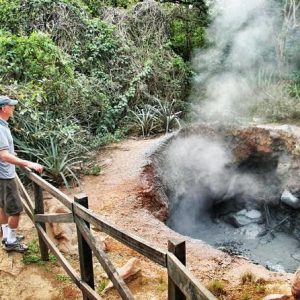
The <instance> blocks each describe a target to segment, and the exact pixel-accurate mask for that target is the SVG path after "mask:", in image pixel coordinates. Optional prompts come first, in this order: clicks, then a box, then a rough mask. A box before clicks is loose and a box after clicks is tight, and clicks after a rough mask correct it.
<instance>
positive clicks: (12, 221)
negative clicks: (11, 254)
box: [7, 214, 20, 244]
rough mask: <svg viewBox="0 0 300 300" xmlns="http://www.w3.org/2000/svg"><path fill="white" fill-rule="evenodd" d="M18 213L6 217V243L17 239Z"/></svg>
mask: <svg viewBox="0 0 300 300" xmlns="http://www.w3.org/2000/svg"><path fill="white" fill-rule="evenodd" d="M19 220H20V215H19V214H17V215H14V216H9V217H8V236H7V243H9V244H12V243H14V242H16V241H17V228H18V225H19Z"/></svg>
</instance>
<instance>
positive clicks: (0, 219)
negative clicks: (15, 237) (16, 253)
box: [0, 208, 8, 240]
mask: <svg viewBox="0 0 300 300" xmlns="http://www.w3.org/2000/svg"><path fill="white" fill-rule="evenodd" d="M0 224H1V229H2V239H3V240H7V236H8V216H7V215H6V214H5V212H4V210H3V209H2V208H0Z"/></svg>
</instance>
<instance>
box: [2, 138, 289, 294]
mask: <svg viewBox="0 0 300 300" xmlns="http://www.w3.org/2000/svg"><path fill="white" fill-rule="evenodd" d="M163 138H164V137H160V138H155V139H147V140H134V139H129V140H126V141H123V142H121V143H119V144H114V145H110V146H108V147H105V148H104V149H103V150H102V151H101V152H100V153H99V156H98V163H99V164H100V165H102V166H103V170H102V172H101V173H100V175H99V176H85V177H84V178H83V180H82V187H81V190H80V189H78V188H77V189H74V190H73V191H72V195H74V194H76V193H78V192H80V191H84V192H85V193H86V194H87V195H88V197H89V207H90V209H92V210H94V211H96V212H98V213H100V214H101V215H103V216H105V217H106V218H107V219H108V220H109V221H110V222H112V223H114V224H116V225H117V226H118V227H120V228H121V229H123V230H127V231H128V232H130V233H132V234H135V235H137V236H139V237H141V238H143V239H145V240H147V241H149V242H151V243H153V244H154V245H156V246H157V247H160V248H162V249H164V250H166V249H167V242H168V240H169V239H184V240H186V241H187V266H188V268H189V269H190V270H191V271H192V272H193V273H194V275H195V276H196V277H197V278H198V279H199V280H201V281H202V282H203V283H204V284H208V283H209V282H211V281H212V280H215V279H222V280H223V281H224V282H225V283H226V291H227V296H223V298H222V299H236V300H238V299H241V298H240V293H241V289H243V287H242V288H241V287H240V282H241V277H242V276H243V274H244V273H246V272H251V273H253V274H254V275H255V276H256V277H257V278H260V279H262V280H264V281H265V282H269V286H268V289H269V290H270V293H290V279H291V274H286V273H274V272H270V271H268V270H266V269H265V268H264V267H261V266H258V265H254V264H252V263H251V262H249V261H248V260H247V259H245V258H242V257H232V256H229V255H227V254H225V253H223V252H221V251H218V250H215V249H213V248H212V247H210V246H208V245H205V244H204V243H202V242H201V241H199V240H194V239H191V238H189V237H186V236H182V235H180V234H178V233H176V232H174V231H173V230H171V229H169V228H168V227H167V226H166V225H165V224H164V223H163V222H161V221H159V220H158V219H157V218H155V217H154V216H153V215H152V214H151V213H150V212H149V211H148V210H147V209H146V208H145V207H143V205H142V199H141V198H140V195H141V191H143V190H146V189H149V188H151V187H149V186H147V184H148V183H147V182H145V181H144V180H142V179H141V172H142V171H143V167H144V166H145V165H146V164H147V162H148V155H149V153H151V151H152V149H154V148H155V147H156V146H157V145H158V143H160V142H161V140H162V139H163ZM23 220H24V221H23V222H22V225H21V228H22V231H23V233H25V234H26V235H27V236H28V238H27V240H30V239H34V238H36V235H35V234H34V230H33V225H32V224H31V222H30V221H28V218H24V219H23ZM100 234H102V233H100ZM102 235H103V236H104V237H105V235H104V234H102ZM106 244H107V253H108V255H109V257H110V258H111V260H112V261H113V263H114V265H115V266H116V267H120V266H122V265H123V264H124V263H126V262H127V261H128V260H129V259H130V258H132V257H137V258H138V259H139V262H140V267H141V272H140V273H139V274H138V275H136V276H135V277H134V278H133V280H131V282H130V283H129V288H130V289H131V291H132V292H133V294H134V295H135V297H136V299H140V300H148V299H149V300H160V299H166V298H167V293H166V290H167V275H166V271H165V269H163V268H161V267H159V266H158V265H156V264H154V263H152V262H150V261H149V260H148V259H146V258H144V257H143V256H141V255H139V254H138V253H136V252H135V251H133V250H131V249H129V248H127V247H125V246H123V245H121V244H120V243H118V242H116V241H115V240H113V239H112V238H110V237H106ZM3 265H6V267H5V268H4V267H3ZM7 266H8V267H7ZM17 268H18V270H19V271H18V272H17V274H10V271H9V270H16V269H17ZM49 269H51V270H50V271H49ZM60 273H61V274H65V273H64V271H63V270H62V269H61V268H60V269H59V267H58V266H56V265H55V267H54V266H53V265H50V266H49V265H45V266H42V267H41V266H27V265H24V264H23V263H22V262H21V255H19V254H9V255H7V254H6V253H5V252H4V250H2V249H0V299H12V298H14V297H16V296H17V297H18V298H19V299H76V298H80V292H79V291H78V289H77V288H76V287H75V285H74V284H72V283H70V282H67V280H65V277H61V278H64V280H63V281H62V280H58V276H57V274H60ZM95 278H96V285H97V289H98V291H101V290H102V289H103V288H104V286H105V283H106V282H107V280H106V279H105V276H104V272H103V270H102V268H101V267H100V266H99V264H96V268H95ZM236 295H239V296H236ZM103 298H104V299H120V297H119V296H118V295H117V293H116V292H115V291H114V290H111V291H109V292H108V293H107V294H105V295H103ZM251 299H261V297H255V296H254V297H253V298H251Z"/></svg>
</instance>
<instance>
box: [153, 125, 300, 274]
mask: <svg viewBox="0 0 300 300" xmlns="http://www.w3.org/2000/svg"><path fill="white" fill-rule="evenodd" d="M290 129H291V128H290V127H289V126H286V127H281V129H266V128H258V127H253V128H237V127H221V126H219V127H218V126H215V127H208V126H194V127H192V128H187V129H183V130H181V131H180V132H179V133H178V134H176V135H174V136H172V137H171V138H169V139H168V141H167V142H165V143H164V145H162V146H161V147H160V149H159V151H158V152H157V153H156V154H155V155H154V160H153V162H154V167H155V173H156V174H157V175H158V176H157V177H158V181H157V186H158V187H163V188H162V189H161V190H160V191H161V193H162V195H163V196H162V197H161V198H162V199H167V200H165V201H166V207H167V210H166V211H167V214H166V215H167V216H166V223H167V225H168V226H169V227H170V228H172V229H173V230H175V231H177V232H179V233H181V234H183V235H187V236H191V237H193V238H196V239H200V240H203V241H205V242H207V243H208V244H210V245H212V246H213V247H216V248H218V249H221V250H223V251H226V252H228V253H230V254H232V255H242V256H246V257H248V258H249V259H250V260H252V261H253V262H255V263H259V264H262V265H264V266H266V267H267V268H269V269H270V270H273V271H287V272H294V271H295V270H296V269H297V268H298V266H299V263H300V248H299V245H300V244H299V242H300V214H299V212H300V141H299V140H298V137H297V135H293V134H292V130H290Z"/></svg>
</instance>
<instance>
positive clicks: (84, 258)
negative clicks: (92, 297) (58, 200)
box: [74, 193, 95, 300]
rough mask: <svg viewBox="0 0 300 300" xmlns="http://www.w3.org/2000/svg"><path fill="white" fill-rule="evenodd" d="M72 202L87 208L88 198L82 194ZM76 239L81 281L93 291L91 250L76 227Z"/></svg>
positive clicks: (84, 297)
mask: <svg viewBox="0 0 300 300" xmlns="http://www.w3.org/2000/svg"><path fill="white" fill-rule="evenodd" d="M74 201H75V202H76V203H78V204H80V205H82V206H84V207H86V208H89V207H88V206H89V205H88V197H87V196H86V195H85V194H83V193H80V194H78V195H76V196H75V197H74ZM74 219H75V216H74ZM84 222H85V223H86V225H87V227H88V228H90V223H88V222H86V221H84ZM76 227H77V225H76ZM77 238H78V252H79V261H80V274H81V280H82V281H84V282H86V283H87V284H88V285H89V286H90V287H91V288H92V289H95V286H94V269H93V256H92V250H91V248H90V247H89V245H88V243H87V242H86V241H85V239H84V238H83V236H82V234H81V232H80V230H79V229H78V227H77ZM83 299H84V300H87V299H88V297H87V296H85V295H83Z"/></svg>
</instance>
